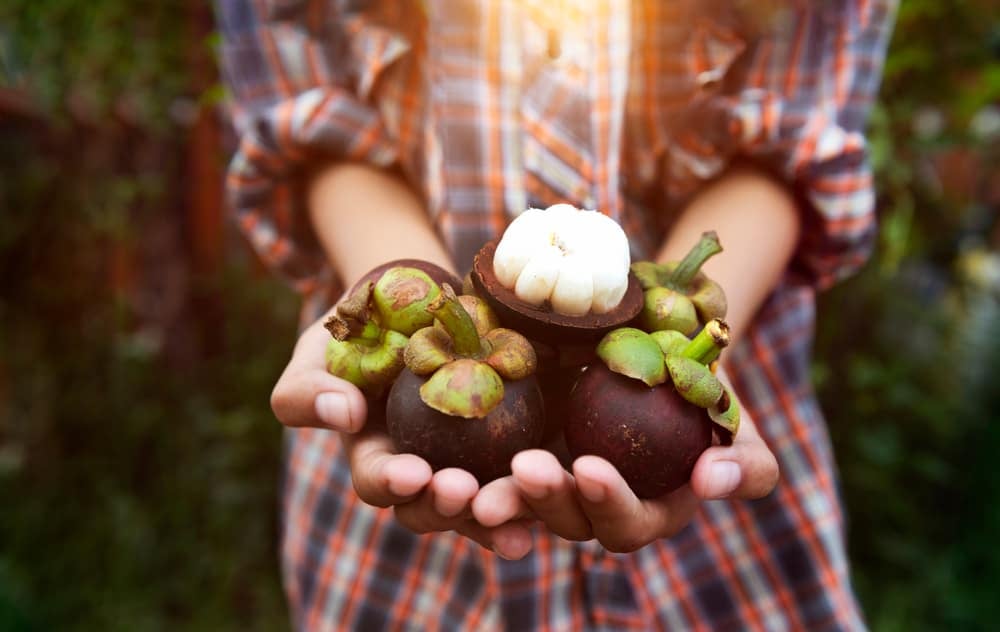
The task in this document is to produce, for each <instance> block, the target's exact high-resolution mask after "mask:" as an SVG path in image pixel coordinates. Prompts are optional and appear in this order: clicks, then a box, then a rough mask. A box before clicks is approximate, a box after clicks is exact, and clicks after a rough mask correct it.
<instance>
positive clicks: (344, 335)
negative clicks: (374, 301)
mask: <svg viewBox="0 0 1000 632" xmlns="http://www.w3.org/2000/svg"><path fill="white" fill-rule="evenodd" d="M374 288H375V284H374V283H372V282H371V281H369V282H368V283H365V284H364V285H362V286H361V287H359V288H358V289H357V290H355V292H354V293H353V294H351V295H350V296H348V297H347V298H346V299H345V300H344V302H342V303H341V304H340V305H337V310H336V314H335V315H333V316H331V317H330V318H328V319H327V320H326V322H325V323H323V326H324V327H326V329H327V331H329V332H330V334H331V335H332V336H333V337H334V338H336V339H337V340H339V341H341V342H343V341H345V340H347V339H348V338H364V339H365V340H377V339H378V338H379V336H380V335H381V333H382V329H381V328H380V327H379V326H378V324H377V323H376V322H375V321H374V320H373V319H372V312H371V297H372V291H373V290H374Z"/></svg>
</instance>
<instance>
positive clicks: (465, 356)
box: [386, 284, 545, 484]
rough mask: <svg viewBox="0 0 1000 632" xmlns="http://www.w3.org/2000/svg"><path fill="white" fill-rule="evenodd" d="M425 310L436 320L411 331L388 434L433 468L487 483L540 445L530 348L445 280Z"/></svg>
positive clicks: (540, 416) (391, 401) (541, 422)
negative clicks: (521, 454) (458, 471)
mask: <svg viewBox="0 0 1000 632" xmlns="http://www.w3.org/2000/svg"><path fill="white" fill-rule="evenodd" d="M427 309H428V312H429V313H430V314H432V315H433V317H434V324H433V325H432V326H428V327H424V328H423V329H420V330H418V331H416V332H415V333H414V334H413V336H411V337H410V341H409V343H408V344H407V346H406V349H405V353H404V362H405V365H406V368H405V369H404V370H403V371H402V372H401V374H400V375H399V377H398V378H397V379H396V380H395V382H394V383H393V385H392V388H391V389H390V391H389V396H388V403H387V407H386V426H387V429H388V432H389V436H390V438H391V439H392V441H393V444H394V446H395V448H396V449H397V450H398V451H400V452H407V453H412V454H416V455H418V456H420V457H422V458H423V459H425V460H426V461H427V462H428V463H429V464H430V465H431V467H432V468H433V469H435V470H439V469H443V468H447V467H459V468H462V469H464V470H467V471H469V472H471V473H472V474H473V475H474V476H475V477H476V479H477V480H478V481H479V482H480V483H481V484H485V483H487V482H489V481H491V480H493V479H495V478H498V477H501V476H505V475H507V474H509V473H510V461H511V459H512V458H513V457H514V455H515V454H517V453H518V452H520V451H521V450H526V449H530V448H536V447H539V445H540V444H541V441H542V435H543V432H544V426H545V415H544V406H543V403H542V396H541V391H540V390H539V387H538V381H537V380H536V378H535V375H534V373H535V369H536V367H537V358H536V356H535V352H534V348H533V347H532V346H531V343H530V342H528V340H527V339H526V338H525V337H524V336H522V335H520V334H519V333H517V332H515V331H513V330H511V329H505V328H503V327H499V326H498V325H499V321H498V320H497V318H496V316H495V314H493V312H492V310H490V309H489V307H488V306H487V305H486V303H484V302H483V301H482V300H481V299H478V298H476V297H471V296H462V297H458V296H456V295H455V293H454V291H453V290H452V288H451V286H450V285H447V284H446V285H443V286H442V291H441V294H440V295H439V296H438V297H437V298H436V299H435V300H434V301H432V302H431V303H430V304H429V305H428V307H427Z"/></svg>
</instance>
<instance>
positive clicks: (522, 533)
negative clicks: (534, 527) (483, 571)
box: [456, 520, 534, 560]
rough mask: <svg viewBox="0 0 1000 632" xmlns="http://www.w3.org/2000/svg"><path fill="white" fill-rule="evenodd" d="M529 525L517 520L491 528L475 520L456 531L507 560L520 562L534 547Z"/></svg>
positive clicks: (465, 523)
mask: <svg viewBox="0 0 1000 632" xmlns="http://www.w3.org/2000/svg"><path fill="white" fill-rule="evenodd" d="M528 525H529V522H528V521H526V520H517V521H514V522H508V523H505V524H502V525H499V526H496V527H492V528H490V527H484V526H482V525H481V524H478V523H476V522H475V521H474V520H466V521H464V522H463V523H462V525H461V526H460V527H458V528H457V529H456V531H458V532H459V533H461V534H462V535H464V536H465V537H467V538H470V539H472V540H474V541H476V542H478V543H479V545H480V546H482V547H484V548H486V549H489V550H491V551H493V552H494V553H496V554H497V555H499V556H500V557H502V558H504V559H505V560H519V559H521V558H522V557H524V556H525V555H527V554H528V553H530V552H531V549H532V547H533V546H534V543H533V538H532V535H531V529H530V528H529V526H528Z"/></svg>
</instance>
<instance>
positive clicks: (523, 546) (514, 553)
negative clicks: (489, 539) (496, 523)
mask: <svg viewBox="0 0 1000 632" xmlns="http://www.w3.org/2000/svg"><path fill="white" fill-rule="evenodd" d="M493 538H494V539H493V546H492V547H491V548H492V549H493V552H494V553H496V554H497V555H499V556H500V557H502V558H503V559H505V560H519V559H521V558H522V557H524V556H525V555H527V554H528V553H529V552H531V534H530V533H528V532H527V531H523V532H519V533H503V532H500V533H496V534H495V535H494V536H493Z"/></svg>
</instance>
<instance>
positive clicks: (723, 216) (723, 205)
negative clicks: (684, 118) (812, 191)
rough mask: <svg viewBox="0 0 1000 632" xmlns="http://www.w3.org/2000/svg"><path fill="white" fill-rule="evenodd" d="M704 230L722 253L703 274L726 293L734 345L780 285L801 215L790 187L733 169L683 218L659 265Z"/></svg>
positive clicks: (748, 169)
mask: <svg viewBox="0 0 1000 632" xmlns="http://www.w3.org/2000/svg"><path fill="white" fill-rule="evenodd" d="M706 230H714V231H716V232H717V233H718V235H719V241H720V242H721V243H722V247H723V249H724V250H723V252H722V253H721V254H718V255H716V256H715V257H712V258H711V259H709V260H708V262H707V263H706V264H705V266H704V268H703V269H704V271H705V273H706V274H708V276H710V277H711V278H712V279H714V280H715V281H716V282H718V283H719V284H720V285H721V286H722V288H723V290H725V292H726V298H727V300H728V304H729V309H728V312H727V315H726V321H727V322H728V323H729V326H730V331H731V335H732V338H733V339H734V340H737V339H739V337H740V336H741V335H742V334H743V332H745V331H746V329H747V327H748V326H749V324H750V322H751V320H752V318H753V316H754V314H755V313H756V312H757V310H758V309H759V308H760V306H761V304H762V303H763V302H764V300H765V299H766V298H767V296H768V295H769V294H770V293H771V291H772V290H773V289H774V287H775V285H776V284H777V283H778V281H779V280H780V279H781V276H782V274H783V273H784V270H785V267H786V266H787V265H788V262H789V260H790V259H791V257H792V254H793V253H794V251H795V248H796V245H797V243H798V239H799V230H800V224H799V214H798V211H797V209H796V207H795V200H794V198H793V196H792V194H791V191H790V190H789V189H788V187H787V186H786V185H784V184H782V183H780V182H778V181H777V180H775V179H773V178H772V177H771V176H769V175H767V174H765V173H764V172H763V171H760V170H758V169H757V168H755V167H753V166H744V165H740V166H736V167H734V168H732V169H730V170H729V171H727V172H726V173H725V174H724V175H723V176H722V177H720V178H719V179H718V180H716V181H715V182H713V183H712V184H711V185H709V186H708V187H707V188H705V189H704V190H703V191H702V192H701V193H700V194H699V195H697V196H696V197H695V198H694V199H693V200H692V201H691V203H690V204H689V205H688V206H687V207H686V208H685V209H684V210H683V211H682V212H681V215H680V217H679V218H678V219H677V222H676V223H675V225H674V226H673V228H672V230H671V231H670V235H669V236H668V237H667V239H666V241H665V242H664V244H663V246H662V248H661V249H660V252H659V254H658V255H657V260H659V261H668V260H679V259H681V258H682V257H683V256H684V254H685V253H686V252H687V250H688V249H689V248H690V247H691V246H692V245H693V244H694V243H695V242H697V241H698V238H699V237H700V236H701V233H703V232H704V231H706Z"/></svg>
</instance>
